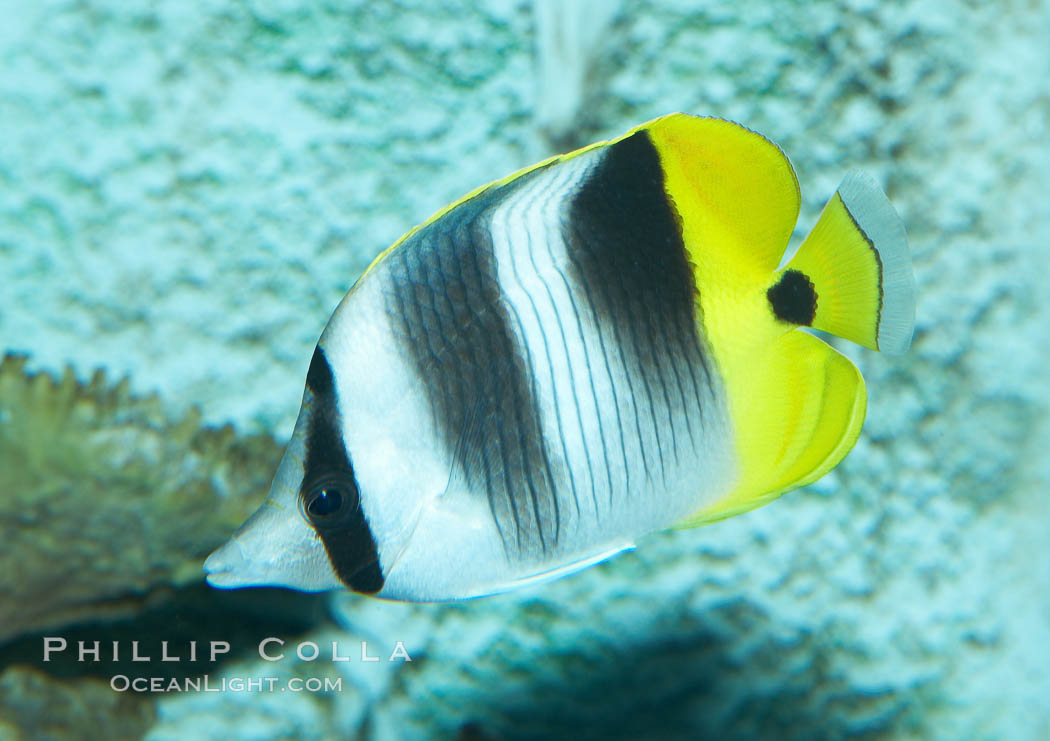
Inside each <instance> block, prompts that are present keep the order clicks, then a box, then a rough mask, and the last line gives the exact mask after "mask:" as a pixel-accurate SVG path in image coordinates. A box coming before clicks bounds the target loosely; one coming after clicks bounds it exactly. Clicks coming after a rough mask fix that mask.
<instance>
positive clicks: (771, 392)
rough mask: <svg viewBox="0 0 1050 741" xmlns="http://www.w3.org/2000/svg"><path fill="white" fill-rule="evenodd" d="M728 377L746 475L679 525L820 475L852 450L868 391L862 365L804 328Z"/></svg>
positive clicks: (716, 516) (724, 513) (728, 513)
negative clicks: (741, 376) (743, 373)
mask: <svg viewBox="0 0 1050 741" xmlns="http://www.w3.org/2000/svg"><path fill="white" fill-rule="evenodd" d="M749 367H750V369H751V370H750V373H749V374H748V377H747V379H746V380H740V381H737V382H735V383H734V382H733V381H730V403H731V405H732V417H733V422H734V426H735V428H736V436H735V437H736V445H737V451H738V460H739V466H740V475H739V478H738V479H737V481H736V484H735V486H734V488H733V490H732V491H730V492H728V493H727V494H726V495H725V496H723V497H721V498H720V499H718V500H717V501H715V502H714V503H712V504H709V505H707V506H706V507H704V508H703V509H701V510H699V511H698V512H696V513H695V514H694V515H692V516H691V517H689V518H687V520H686V521H685V522H682V523H680V524H679V525H678V526H679V527H696V526H699V525H704V524H707V523H709V522H714V521H717V520H723V519H725V518H727V517H732V516H733V515H737V514H740V513H742V512H746V511H748V510H751V509H754V508H755V507H760V506H761V505H763V504H766V503H768V502H771V501H772V500H774V499H776V498H777V497H779V496H780V495H781V494H783V493H784V492H786V491H789V490H791V489H795V488H797V487H799V486H805V485H806V484H809V483H812V482H814V481H816V480H817V479H819V478H820V477H821V476H823V475H824V474H826V473H827V472H828V471H830V470H831V469H832V468H834V467H835V466H836V465H838V463H839V462H840V461H841V460H842V459H843V458H844V457H845V456H846V453H848V452H849V451H850V449H852V448H853V446H854V444H855V443H856V442H857V437H858V436H859V435H860V428H861V425H863V423H864V413H865V409H866V405H867V394H866V391H865V388H864V379H863V378H862V377H861V375H860V371H859V370H857V367H856V366H855V365H853V363H852V362H851V361H850V360H849V359H848V358H847V357H845V356H844V355H842V354H841V353H840V352H838V351H837V350H835V349H834V348H833V347H831V346H830V345H828V344H827V343H826V342H824V341H823V340H820V339H818V338H816V337H814V336H813V335H811V334H808V333H806V332H804V331H801V330H794V331H790V332H787V333H785V334H784V335H781V336H780V337H779V338H778V339H777V340H775V341H774V342H773V343H772V344H771V345H769V346H767V347H766V348H765V349H764V350H763V351H762V353H761V356H760V357H757V358H755V359H754V362H752V363H751V364H750V365H749Z"/></svg>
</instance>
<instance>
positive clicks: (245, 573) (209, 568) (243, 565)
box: [204, 539, 258, 589]
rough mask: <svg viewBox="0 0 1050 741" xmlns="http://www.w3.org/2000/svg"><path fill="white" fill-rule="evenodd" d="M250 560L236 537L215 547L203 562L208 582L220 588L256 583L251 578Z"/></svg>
mask: <svg viewBox="0 0 1050 741" xmlns="http://www.w3.org/2000/svg"><path fill="white" fill-rule="evenodd" d="M250 571H251V561H249V560H248V559H247V558H246V557H245V555H244V550H243V549H242V548H241V544H240V543H239V542H238V540H237V539H234V540H231V541H229V542H227V543H226V544H225V545H223V546H222V547H220V548H218V549H216V550H215V551H214V552H213V553H212V554H211V555H210V556H208V558H207V560H206V561H205V562H204V573H205V574H207V580H208V584H210V585H211V586H213V587H219V588H220V589H237V588H240V587H249V586H254V585H256V584H258V581H256V580H254V579H252V578H251V575H250Z"/></svg>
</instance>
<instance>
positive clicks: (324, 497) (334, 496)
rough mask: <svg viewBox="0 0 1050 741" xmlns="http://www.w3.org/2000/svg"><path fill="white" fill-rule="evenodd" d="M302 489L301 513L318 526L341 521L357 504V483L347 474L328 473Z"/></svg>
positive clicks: (335, 523)
mask: <svg viewBox="0 0 1050 741" xmlns="http://www.w3.org/2000/svg"><path fill="white" fill-rule="evenodd" d="M303 491H304V492H305V493H304V495H303V498H302V506H303V513H304V514H305V515H306V517H307V519H308V520H310V522H311V523H312V524H314V525H316V526H318V527H331V526H333V525H338V524H341V523H343V522H344V521H345V520H346V518H347V516H348V515H349V514H351V513H352V512H354V511H355V510H356V509H357V506H358V494H357V485H356V484H355V483H354V481H353V479H351V478H350V477H348V476H341V475H334V476H333V475H328V476H325V477H323V478H321V479H318V480H317V481H315V482H314V483H313V485H312V486H310V487H309V488H307V487H304V488H303Z"/></svg>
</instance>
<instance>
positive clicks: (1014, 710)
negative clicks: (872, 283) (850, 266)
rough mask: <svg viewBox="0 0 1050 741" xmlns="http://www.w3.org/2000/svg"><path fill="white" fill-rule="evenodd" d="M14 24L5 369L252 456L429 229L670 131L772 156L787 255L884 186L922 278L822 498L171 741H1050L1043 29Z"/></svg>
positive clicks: (295, 15)
mask: <svg viewBox="0 0 1050 741" xmlns="http://www.w3.org/2000/svg"><path fill="white" fill-rule="evenodd" d="M0 18H2V19H4V20H3V22H2V23H0V350H16V351H19V352H23V353H27V354H29V355H30V356H31V359H32V360H31V364H32V366H33V367H34V368H37V369H42V370H49V371H58V370H60V369H61V368H62V367H63V366H64V365H65V364H67V363H71V364H72V365H73V367H74V368H75V369H76V370H77V371H78V372H79V373H81V374H83V375H86V374H87V373H88V372H90V370H91V369H93V368H95V367H97V366H102V367H105V368H106V369H107V370H109V371H110V372H111V373H113V374H114V375H116V376H120V375H124V374H127V375H129V377H130V379H131V383H132V386H133V388H134V389H136V390H138V391H141V392H147V391H154V390H156V391H158V392H159V393H160V394H161V397H162V399H163V400H164V403H165V405H167V406H168V407H169V408H171V409H172V410H174V411H176V412H177V411H179V410H182V409H185V408H188V407H190V406H194V405H196V406H199V407H200V408H201V410H202V412H203V414H204V416H205V419H206V420H208V421H211V422H215V423H220V422H226V421H231V422H233V423H234V424H235V425H236V426H237V427H238V429H240V430H245V431H266V432H272V433H274V434H275V435H277V436H278V437H279V438H282V439H283V438H285V437H287V435H288V434H289V432H290V428H291V423H292V421H293V420H294V415H295V413H296V412H297V409H298V402H299V397H300V394H301V389H302V380H303V377H304V375H305V369H306V365H307V363H308V360H309V357H310V352H311V348H312V345H313V343H314V342H315V341H316V339H317V336H318V334H319V332H320V331H321V329H322V328H323V326H324V324H325V322H326V321H327V318H328V316H329V314H330V312H331V311H332V309H333V308H334V306H335V305H336V303H337V302H338V300H339V299H340V298H341V296H342V294H343V293H344V292H345V291H346V289H347V288H348V287H349V286H350V285H351V284H352V283H353V281H354V280H355V278H356V277H357V276H358V275H359V274H360V272H361V271H362V270H363V269H364V267H365V266H366V265H367V264H368V262H369V261H370V260H371V258H372V257H373V256H374V255H375V254H377V253H378V252H379V251H380V250H381V249H382V248H383V247H385V246H386V245H387V244H389V243H390V242H392V241H393V240H394V239H396V238H397V237H398V236H399V235H400V234H401V233H402V232H403V231H405V230H406V229H407V228H409V227H411V226H412V225H413V224H415V223H418V222H419V221H421V220H422V219H423V218H425V217H426V216H427V215H429V214H430V213H432V212H433V211H435V210H436V209H438V208H440V207H442V206H443V205H445V204H446V203H448V202H450V201H451V200H453V199H455V198H457V197H458V196H459V195H461V194H463V193H465V192H466V191H468V190H470V189H471V188H473V187H476V186H477V185H479V184H482V183H484V182H486V181H488V180H491V179H493V178H496V177H499V176H502V175H504V174H506V173H508V172H510V171H512V170H514V169H517V168H519V167H521V166H524V165H526V164H529V163H531V162H533V161H535V160H537V159H539V158H541V157H543V156H546V155H548V154H550V153H552V152H554V151H559V150H560V149H563V148H567V147H572V146H576V145H580V144H585V143H588V142H589V141H591V140H594V139H598V138H603V137H607V136H613V135H616V134H618V133H621V132H622V131H624V130H626V129H627V128H629V127H630V126H633V125H636V124H637V123H640V122H642V121H645V120H647V119H649V118H652V117H654V116H657V115H660V114H663V113H666V112H669V111H675V110H681V111H686V112H691V113H702V114H710V115H718V116H723V117H726V118H730V119H734V120H737V121H740V122H742V123H745V124H746V125H748V126H749V127H751V128H753V129H755V130H758V131H760V132H762V133H764V134H766V135H767V136H768V137H770V138H771V139H773V140H774V141H776V142H777V143H779V144H780V145H781V147H782V148H783V149H784V150H785V151H786V152H787V153H788V155H789V156H790V157H791V159H792V161H793V163H794V165H795V167H796V169H797V171H798V174H799V179H800V183H801V186H802V193H803V209H802V216H801V219H800V227H799V230H798V232H797V233H796V239H797V238H798V237H799V236H800V235H801V234H802V233H804V231H805V230H806V229H807V228H808V227H809V225H811V224H812V223H813V220H814V218H815V216H816V213H817V212H818V211H819V208H820V207H821V205H822V204H823V203H824V201H825V200H826V198H827V197H828V196H829V195H830V193H831V192H832V191H833V190H834V187H835V186H836V185H837V183H838V181H839V180H840V179H841V177H842V175H843V173H844V172H845V171H846V170H847V169H849V168H851V167H857V166H860V167H864V168H866V169H868V170H870V171H871V172H872V173H873V174H875V175H876V176H877V177H878V179H879V180H880V182H881V183H882V184H883V185H884V186H885V188H886V190H887V192H888V194H889V195H890V197H891V199H892V200H893V201H894V203H895V204H896V206H897V208H898V210H899V211H900V213H901V215H902V217H903V219H904V221H905V223H906V225H907V228H908V232H909V236H910V241H911V245H912V249H913V254H914V259H915V267H916V276H917V284H918V317H917V333H916V339H915V344H914V347H913V349H912V351H911V353H910V354H909V355H908V356H907V357H905V358H903V359H888V358H884V357H881V356H877V355H875V354H873V353H868V352H862V351H855V350H848V352H850V353H851V357H853V358H854V359H855V360H856V361H857V363H858V364H859V365H860V367H861V368H862V370H863V372H864V374H865V377H866V378H867V381H868V390H869V397H870V404H869V412H868V421H867V424H866V427H865V432H864V435H863V436H862V439H861V441H860V443H859V444H858V446H857V448H856V450H855V451H854V452H853V453H852V454H851V455H850V456H849V458H848V459H847V460H846V462H845V463H844V464H843V465H842V466H841V467H840V468H839V469H838V470H837V471H836V472H835V473H833V474H832V475H830V476H829V477H827V478H826V479H825V480H823V481H822V482H819V483H818V484H816V485H814V486H812V487H810V488H809V489H807V490H804V491H800V492H796V493H793V494H791V495H789V496H787V497H785V498H783V499H782V500H780V501H778V502H777V503H775V504H774V505H771V506H769V507H766V508H764V509H762V510H759V511H756V512H754V513H752V514H749V515H747V516H745V517H741V518H737V519H736V520H733V521H730V522H726V523H723V524H720V525H717V526H714V527H710V528H706V529H704V530H702V531H696V532H685V533H675V534H669V535H661V536H655V537H653V538H651V539H649V540H648V541H644V542H643V543H642V544H641V545H642V547H641V548H640V549H639V551H637V552H635V553H632V554H628V555H626V556H623V557H620V558H618V559H616V560H615V561H613V562H612V563H610V564H608V565H605V566H602V567H600V568H598V569H593V570H591V571H588V572H585V573H583V574H580V575H578V576H575V577H572V578H571V579H568V580H565V581H562V582H559V583H556V584H552V585H549V586H547V587H543V588H542V589H540V590H533V591H531V592H528V593H525V594H520V595H509V596H506V597H500V598H495V599H491V600H483V601H479V602H473V603H468V604H465V605H456V606H452V607H439V606H403V605H394V604H385V603H377V602H374V601H366V600H362V599H360V598H356V597H352V596H343V597H338V598H337V599H336V602H335V605H334V609H335V611H336V614H337V616H338V618H339V621H340V625H341V627H340V628H338V629H336V628H334V627H328V628H324V629H321V630H322V633H323V635H321V634H319V636H320V637H318V638H317V640H321V639H322V638H323V639H324V640H331V639H332V636H335V635H340V634H345V635H348V636H351V637H355V638H360V637H361V636H366V637H368V638H369V639H370V640H374V641H376V642H377V643H379V644H382V645H388V644H389V643H390V642H391V641H394V640H403V641H406V644H407V645H408V647H409V649H410V650H411V651H413V652H415V653H416V654H417V656H418V660H417V661H414V662H412V664H411V665H395V664H385V663H384V664H382V665H379V666H371V665H366V664H361V663H351V664H350V665H348V666H346V667H337V669H338V671H340V672H343V673H344V676H345V678H346V681H347V688H346V689H345V690H344V691H343V692H342V693H340V694H339V695H338V696H326V697H321V698H318V697H311V696H305V695H300V696H294V697H292V696H288V695H280V694H271V695H264V694H255V695H233V694H230V693H217V694H212V695H203V694H202V695H182V696H168V697H162V698H159V699H158V700H157V713H158V718H157V721H156V724H155V725H154V726H153V727H152V729H151V730H150V731H149V735H148V737H149V738H151V739H169V738H170V739H174V738H216V739H218V738H240V737H243V738H253V739H270V738H273V739H277V738H335V737H362V738H383V739H385V738H428V737H450V736H454V735H455V734H456V733H457V732H459V730H460V729H461V728H462V727H463V726H464V725H465V724H468V723H472V724H475V725H473V726H472V728H474V729H480V731H477V732H479V733H483V734H487V735H485V736H484V737H491V738H529V737H557V736H564V737H573V738H576V737H593V738H606V737H620V738H626V737H632V738H633V737H636V736H638V735H642V736H643V737H654V738H655V737H672V738H701V737H710V738H787V737H791V738H837V737H843V736H845V735H848V734H851V733H867V734H870V735H871V736H872V737H879V738H945V739H955V738H1010V739H1040V738H1047V737H1050V710H1048V709H1047V708H1048V706H1050V668H1048V667H1050V596H1048V595H1050V565H1048V564H1050V547H1048V539H1047V538H1046V533H1047V530H1048V529H1050V491H1048V481H1050V470H1048V468H1050V467H1048V463H1047V456H1046V454H1045V450H1046V449H1047V444H1048V442H1050V435H1048V430H1047V425H1048V422H1047V419H1048V418H1047V404H1048V396H1050V384H1048V382H1047V378H1046V368H1047V362H1048V359H1050V357H1048V355H1050V350H1048V348H1050V331H1048V326H1050V311H1048V303H1050V291H1048V289H1047V286H1046V281H1047V276H1048V274H1050V270H1048V269H1050V218H1048V214H1050V209H1048V208H1047V206H1046V194H1047V193H1048V192H1050V147H1048V145H1047V142H1048V137H1050V93H1048V90H1050V88H1048V87H1047V83H1046V81H1047V80H1048V79H1050V52H1048V51H1047V48H1046V40H1047V39H1048V38H1050V6H1048V5H1047V4H1046V3H1045V2H1038V1H1037V2H1029V3H1021V2H1012V3H996V4H983V3H965V2H956V1H954V0H935V1H925V2H922V1H919V0H911V1H902V2H887V3H878V2H868V1H866V0H856V1H854V2H847V3H831V2H797V3H795V2H792V3H773V2H769V1H768V0H767V1H765V2H760V1H758V0H746V1H745V2H740V3H732V4H730V3H691V2H670V1H669V0H668V1H664V2H659V1H657V0H650V1H648V2H627V1H626V0H625V1H624V2H621V3H601V2H579V3H565V4H557V3H544V2H536V3H530V2H512V1H509V0H508V1H497V0H486V1H484V2H479V3H459V2H424V1H422V0H404V1H403V2H390V3H386V2H375V1H370V2H357V1H352V0H346V1H344V2H328V1H325V2H321V1H316V2H303V1H302V0H299V1H298V2H296V1H291V0H273V1H263V0H243V1H239V2H204V1H203V0H199V1H196V2H189V1H185V0H166V1H165V0H162V1H158V2H141V3H125V2H117V1H116V0H91V1H72V0H57V1H55V2H40V3H24V2H17V1H16V0H0ZM0 495H2V493H0ZM262 496H263V492H260V493H259V498H260V500H261V499H262ZM202 637H203V636H202ZM267 669H271V667H260V666H259V665H258V662H256V663H255V664H252V663H251V662H250V661H249V662H246V663H244V664H238V665H236V666H233V667H229V668H227V671H229V672H230V673H231V674H237V673H239V674H242V675H243V674H245V673H250V672H260V671H264V670H267ZM281 671H292V669H289V668H287V667H285V668H283V669H281Z"/></svg>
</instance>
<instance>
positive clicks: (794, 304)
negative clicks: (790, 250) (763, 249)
mask: <svg viewBox="0 0 1050 741" xmlns="http://www.w3.org/2000/svg"><path fill="white" fill-rule="evenodd" d="M766 298H768V299H769V304H770V306H772V307H773V313H774V314H776V316H777V319H780V320H782V321H785V322H791V323H792V324H801V325H803V326H805V327H809V326H811V325H812V324H813V317H814V316H816V314H817V292H816V291H815V290H814V289H813V283H812V281H810V279H809V278H808V277H806V275H805V274H804V273H800V272H799V271H798V270H788V271H785V273H784V275H783V276H781V278H780V280H779V281H778V282H777V284H776V285H775V286H773V287H771V288H770V289H769V290H768V291H766Z"/></svg>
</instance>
